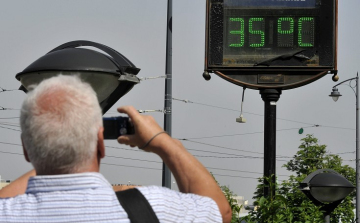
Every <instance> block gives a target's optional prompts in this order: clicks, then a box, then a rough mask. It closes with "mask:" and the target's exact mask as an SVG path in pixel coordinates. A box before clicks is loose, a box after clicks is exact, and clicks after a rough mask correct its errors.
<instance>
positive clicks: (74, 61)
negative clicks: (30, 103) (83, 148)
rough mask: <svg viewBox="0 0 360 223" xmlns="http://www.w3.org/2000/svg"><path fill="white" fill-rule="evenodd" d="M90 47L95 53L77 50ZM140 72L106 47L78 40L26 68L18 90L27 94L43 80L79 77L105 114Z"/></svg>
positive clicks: (53, 51)
mask: <svg viewBox="0 0 360 223" xmlns="http://www.w3.org/2000/svg"><path fill="white" fill-rule="evenodd" d="M81 46H90V47H94V48H97V49H99V50H101V51H103V52H105V53H106V54H107V55H106V54H103V53H100V52H98V51H94V50H90V49H84V48H78V47H81ZM139 71H140V69H139V68H137V67H135V65H134V64H133V63H132V62H131V61H130V60H128V59H127V58H126V57H125V56H123V55H122V54H120V53H119V52H117V51H115V50H114V49H112V48H110V47H107V46H105V45H102V44H99V43H95V42H90V41H85V40H79V41H72V42H68V43H65V44H62V45H60V46H58V47H56V48H55V49H53V50H51V51H50V52H48V53H47V54H45V55H44V56H42V57H40V58H39V59H37V60H36V61H35V62H33V63H32V64H30V65H29V66H28V67H26V68H25V69H24V70H23V71H22V72H20V73H18V74H17V75H16V79H18V80H19V81H20V82H21V87H20V89H21V90H23V91H25V92H27V91H28V90H29V86H31V85H34V84H38V83H39V82H41V81H42V80H44V79H47V78H50V77H53V76H56V75H59V74H63V75H79V76H80V78H81V79H82V80H84V81H86V82H88V83H89V84H90V85H91V87H92V88H93V89H94V90H95V92H96V93H97V97H98V100H99V103H100V106H101V108H102V111H103V114H105V113H106V112H107V111H108V110H109V109H110V108H111V106H113V105H114V104H115V103H116V102H117V101H118V100H119V99H120V98H121V97H122V96H124V95H125V94H126V93H127V92H129V91H130V90H131V89H132V88H133V87H134V85H135V84H137V83H139V82H140V80H139V78H137V77H136V75H137V74H138V73H139Z"/></svg>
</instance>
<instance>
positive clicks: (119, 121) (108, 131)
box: [103, 116, 135, 139]
mask: <svg viewBox="0 0 360 223" xmlns="http://www.w3.org/2000/svg"><path fill="white" fill-rule="evenodd" d="M103 124H104V139H117V138H118V137H119V136H121V135H131V134H134V133H135V129H134V125H133V124H132V122H131V121H130V118H129V117H121V116H118V117H104V118H103Z"/></svg>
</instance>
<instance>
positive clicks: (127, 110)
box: [117, 106, 139, 120]
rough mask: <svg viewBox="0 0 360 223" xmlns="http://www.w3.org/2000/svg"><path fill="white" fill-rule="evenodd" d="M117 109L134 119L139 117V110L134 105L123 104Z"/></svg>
mask: <svg viewBox="0 0 360 223" xmlns="http://www.w3.org/2000/svg"><path fill="white" fill-rule="evenodd" d="M117 110H118V112H120V113H125V114H127V115H128V116H129V117H130V118H131V119H132V120H136V119H137V117H139V112H138V111H137V110H136V109H135V108H134V107H133V106H122V107H120V108H118V109H117Z"/></svg>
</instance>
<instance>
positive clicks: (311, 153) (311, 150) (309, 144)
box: [244, 135, 356, 223]
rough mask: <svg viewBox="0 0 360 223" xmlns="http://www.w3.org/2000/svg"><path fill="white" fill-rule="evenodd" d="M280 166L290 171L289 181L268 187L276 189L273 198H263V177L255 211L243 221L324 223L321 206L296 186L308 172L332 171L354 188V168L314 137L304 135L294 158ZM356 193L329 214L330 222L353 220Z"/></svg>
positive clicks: (258, 189) (256, 194)
mask: <svg viewBox="0 0 360 223" xmlns="http://www.w3.org/2000/svg"><path fill="white" fill-rule="evenodd" d="M283 167H285V168H286V169H287V170H288V171H290V172H293V175H291V176H290V177H289V179H288V180H286V181H283V182H282V183H281V184H279V185H273V184H272V183H271V182H269V184H270V187H272V188H275V191H276V195H275V196H269V197H267V198H265V197H264V196H263V185H264V184H263V181H264V180H267V181H269V179H266V178H262V179H260V180H259V185H258V187H257V190H256V192H255V194H254V199H255V200H256V201H255V203H254V204H255V205H257V207H258V209H257V210H256V211H252V212H250V214H249V216H247V217H245V218H244V219H245V220H246V221H247V222H249V223H251V222H265V223H266V222H284V223H285V222H287V223H300V222H301V223H304V222H305V223H312V222H323V213H322V211H321V207H319V206H316V205H314V204H313V203H312V202H311V201H310V200H309V199H308V198H307V197H306V196H305V195H304V194H303V193H302V192H301V191H300V190H299V189H298V187H299V183H300V182H301V181H303V180H304V179H305V177H307V176H308V175H309V174H310V173H312V172H314V171H315V170H317V169H333V170H335V171H336V172H338V173H340V174H341V175H342V176H344V177H345V178H347V179H348V180H349V181H350V182H351V183H352V184H353V185H355V177H356V172H355V170H354V168H352V167H350V166H348V165H343V164H342V159H341V157H340V156H338V155H335V154H329V153H328V152H327V151H326V145H319V144H318V139H317V138H315V137H314V136H313V135H307V136H306V137H305V138H303V139H301V145H300V146H299V150H298V152H297V153H296V154H295V155H294V157H293V158H292V159H291V160H290V161H289V162H287V163H286V164H285V165H284V166H283ZM354 197H355V192H353V193H351V194H350V195H349V196H347V197H346V198H345V199H344V201H343V202H342V203H341V204H340V205H339V206H338V207H337V208H336V209H335V210H334V211H333V212H332V213H331V220H330V221H331V222H332V223H335V222H336V223H337V222H339V220H340V219H341V221H342V222H353V221H354V213H353V209H354V204H353V203H352V200H353V199H354Z"/></svg>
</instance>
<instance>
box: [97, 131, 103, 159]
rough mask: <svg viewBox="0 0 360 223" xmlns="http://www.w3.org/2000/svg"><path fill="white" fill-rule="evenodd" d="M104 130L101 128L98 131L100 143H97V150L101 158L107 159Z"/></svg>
mask: <svg viewBox="0 0 360 223" xmlns="http://www.w3.org/2000/svg"><path fill="white" fill-rule="evenodd" d="M103 133H104V128H103V127H101V128H99V131H98V141H97V150H98V154H99V155H100V158H104V157H105V144H104V134H103Z"/></svg>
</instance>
